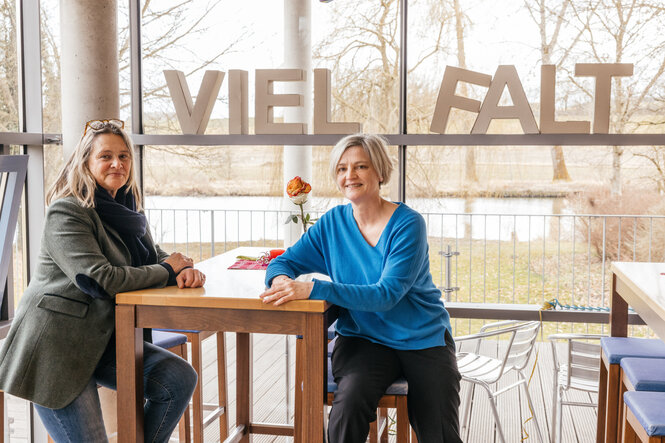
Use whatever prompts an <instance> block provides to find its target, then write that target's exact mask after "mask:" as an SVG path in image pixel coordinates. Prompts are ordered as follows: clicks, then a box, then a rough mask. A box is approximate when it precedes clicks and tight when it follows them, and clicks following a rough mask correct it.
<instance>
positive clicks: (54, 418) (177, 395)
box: [35, 340, 197, 443]
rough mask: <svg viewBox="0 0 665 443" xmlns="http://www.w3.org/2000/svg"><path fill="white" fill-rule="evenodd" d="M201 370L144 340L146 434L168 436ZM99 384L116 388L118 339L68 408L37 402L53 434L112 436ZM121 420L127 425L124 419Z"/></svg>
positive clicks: (62, 437)
mask: <svg viewBox="0 0 665 443" xmlns="http://www.w3.org/2000/svg"><path fill="white" fill-rule="evenodd" d="M196 380H197V375H196V371H194V368H192V367H191V365H190V364H189V363H187V362H186V361H185V360H183V359H182V358H180V357H178V356H177V355H175V354H173V353H171V352H169V351H166V350H164V349H161V348H159V347H157V346H155V345H153V344H151V343H147V342H144V347H143V389H144V396H145V398H146V402H145V404H144V414H145V421H144V439H145V441H146V442H167V441H168V440H169V437H170V436H171V433H172V432H173V430H174V429H175V427H176V426H177V425H178V421H180V417H181V416H182V414H183V412H184V411H185V408H186V407H187V405H188V404H189V400H190V399H191V398H192V394H193V393H194V388H195V387H196ZM97 385H101V386H104V387H106V388H110V389H113V390H115V389H116V358H115V342H114V341H113V340H112V342H111V343H110V344H109V346H108V347H107V349H106V351H105V352H104V355H103V356H102V358H101V360H100V361H99V364H98V365H97V368H96V369H95V373H94V374H93V376H92V378H91V379H90V382H88V385H87V386H86V387H85V389H84V390H83V392H81V394H80V395H79V396H78V397H76V398H75V399H74V401H73V402H71V403H70V404H69V405H67V406H65V407H64V408H62V409H49V408H45V407H43V406H39V405H37V404H35V409H36V410H37V412H38V413H39V417H40V418H41V419H42V422H43V423H44V426H45V427H46V430H47V431H48V433H49V435H50V436H51V438H52V439H53V440H54V441H56V442H57V443H60V442H72V443H74V442H83V441H87V442H106V441H108V440H107V438H106V431H105V430H104V419H103V418H102V409H101V405H100V403H99V395H98V394H97ZM118 426H122V424H121V423H119V424H118Z"/></svg>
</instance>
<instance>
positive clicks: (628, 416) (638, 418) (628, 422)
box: [622, 391, 665, 443]
mask: <svg viewBox="0 0 665 443" xmlns="http://www.w3.org/2000/svg"><path fill="white" fill-rule="evenodd" d="M663 405H665V392H648V391H629V392H626V393H625V395H624V396H623V416H624V417H625V418H624V420H623V423H622V426H623V435H624V438H623V441H624V442H634V441H640V442H643V443H646V442H648V443H655V442H665V409H664V408H663Z"/></svg>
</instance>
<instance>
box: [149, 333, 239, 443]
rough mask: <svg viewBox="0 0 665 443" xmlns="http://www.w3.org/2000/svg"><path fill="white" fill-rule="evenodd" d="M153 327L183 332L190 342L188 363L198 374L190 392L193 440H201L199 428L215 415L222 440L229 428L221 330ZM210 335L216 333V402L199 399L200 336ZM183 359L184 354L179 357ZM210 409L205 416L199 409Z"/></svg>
mask: <svg viewBox="0 0 665 443" xmlns="http://www.w3.org/2000/svg"><path fill="white" fill-rule="evenodd" d="M155 331H166V332H175V333H178V334H183V335H184V336H185V337H186V339H187V341H188V342H189V343H190V344H191V345H192V367H193V368H194V370H195V371H196V374H197V375H198V376H199V379H198V382H197V383H196V388H195V389H194V395H193V396H192V415H193V422H192V427H193V429H194V440H193V441H194V443H203V440H204V438H203V430H204V429H205V428H206V427H208V425H210V424H212V423H213V422H214V421H215V420H216V419H219V437H220V441H224V440H226V437H228V432H229V421H228V415H227V406H228V405H227V398H226V341H225V338H224V332H216V331H195V330H188V329H183V330H180V329H160V330H153V334H154V333H155ZM213 335H216V336H217V395H218V398H219V404H210V403H204V402H203V388H202V387H203V340H205V339H207V338H208V337H212V336H213ZM183 358H184V359H185V360H187V354H186V353H185V356H184V357H183ZM206 410H209V411H211V412H210V413H209V414H208V415H207V416H206V417H204V416H203V412H204V411H206Z"/></svg>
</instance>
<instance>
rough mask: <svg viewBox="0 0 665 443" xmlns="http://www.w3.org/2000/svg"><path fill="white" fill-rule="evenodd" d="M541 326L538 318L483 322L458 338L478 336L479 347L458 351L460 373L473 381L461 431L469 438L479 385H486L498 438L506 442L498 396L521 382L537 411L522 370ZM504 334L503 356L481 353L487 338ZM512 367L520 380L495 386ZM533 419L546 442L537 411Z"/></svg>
mask: <svg viewBox="0 0 665 443" xmlns="http://www.w3.org/2000/svg"><path fill="white" fill-rule="evenodd" d="M539 330H540V322H537V321H530V322H519V321H502V322H497V323H490V324H487V325H485V326H483V327H482V328H481V329H480V332H479V333H477V334H472V335H465V336H462V337H456V338H455V342H456V343H460V342H463V341H468V340H476V348H475V351H474V352H458V353H457V365H458V367H459V371H460V374H462V380H465V381H468V382H470V383H472V385H471V392H470V395H469V396H467V397H466V398H465V399H464V400H463V405H462V419H461V424H462V430H461V433H462V435H464V433H465V432H466V439H465V441H468V440H469V435H468V434H469V423H470V421H471V403H472V398H473V394H474V392H475V387H476V385H480V386H482V387H483V388H484V389H485V391H486V392H487V397H488V399H489V402H490V406H491V409H492V414H493V415H494V422H495V424H496V430H497V436H498V440H499V441H501V442H503V443H505V441H506V438H505V436H504V433H503V429H502V428H501V422H500V420H499V414H498V411H497V409H496V397H497V396H499V395H500V394H502V393H504V392H506V391H508V390H510V389H512V388H514V387H518V386H521V387H522V389H523V391H524V395H525V397H526V400H527V402H528V404H529V408H530V410H531V411H534V408H533V402H532V401H531V396H530V395H529V389H528V385H527V379H526V377H525V376H524V374H523V373H522V370H523V369H524V368H525V367H526V366H527V364H528V362H529V357H530V356H531V352H532V351H533V348H534V344H535V342H536V339H537V338H538V331H539ZM503 337H505V340H506V348H505V353H504V354H503V356H500V358H495V357H489V356H485V355H481V354H480V352H481V345H482V343H483V341H484V340H487V339H499V338H503ZM510 371H515V372H516V373H517V382H515V383H513V384H511V385H509V386H506V387H504V388H501V389H499V390H495V389H494V388H493V387H492V385H493V384H494V383H496V382H498V381H499V380H500V379H501V378H502V377H503V376H504V375H505V374H507V373H509V372H510ZM533 423H534V425H535V427H536V434H537V436H538V441H540V442H542V441H543V438H542V433H541V431H540V426H539V424H538V419H537V418H536V416H535V414H534V416H533Z"/></svg>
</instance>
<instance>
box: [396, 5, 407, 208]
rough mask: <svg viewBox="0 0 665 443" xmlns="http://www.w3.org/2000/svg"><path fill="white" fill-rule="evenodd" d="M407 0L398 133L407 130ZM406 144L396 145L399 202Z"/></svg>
mask: <svg viewBox="0 0 665 443" xmlns="http://www.w3.org/2000/svg"><path fill="white" fill-rule="evenodd" d="M408 3H409V2H408V0H402V1H401V2H399V6H400V11H399V14H400V46H399V80H400V82H399V133H400V134H406V132H407V116H406V111H407V100H406V97H407V82H406V76H407V68H408V66H407V57H406V41H407V34H408V21H407V18H408V10H409V8H408ZM406 148H407V147H406V144H399V145H398V147H397V158H398V168H399V186H398V188H399V190H398V199H399V201H401V202H405V201H406Z"/></svg>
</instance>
